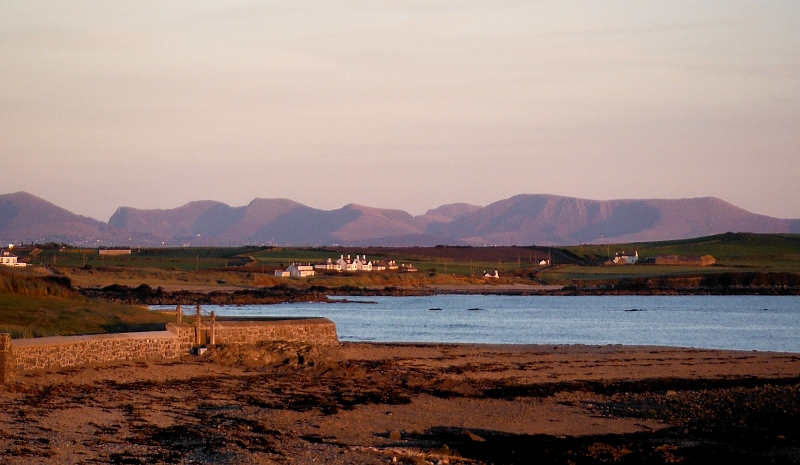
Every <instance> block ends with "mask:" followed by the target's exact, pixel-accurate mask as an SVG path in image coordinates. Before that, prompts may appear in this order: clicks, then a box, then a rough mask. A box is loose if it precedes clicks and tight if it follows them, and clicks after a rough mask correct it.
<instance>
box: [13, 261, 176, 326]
mask: <svg viewBox="0 0 800 465" xmlns="http://www.w3.org/2000/svg"><path fill="white" fill-rule="evenodd" d="M173 319H174V317H173V316H170V315H165V314H160V313H156V312H151V311H148V310H147V309H146V308H142V307H133V306H128V305H121V304H116V303H111V302H106V301H102V300H96V299H87V298H85V297H83V296H81V295H80V294H78V293H77V292H76V291H74V290H73V289H72V288H71V287H70V281H69V279H68V278H66V277H64V276H38V275H37V274H36V272H35V270H25V271H22V272H20V271H13V272H12V271H8V270H0V332H3V333H9V334H11V337H12V338H24V337H43V336H57V335H75V334H101V333H114V332H129V331H149V330H162V329H164V325H165V324H166V323H167V322H169V321H172V320H173Z"/></svg>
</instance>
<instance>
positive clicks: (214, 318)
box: [209, 311, 217, 346]
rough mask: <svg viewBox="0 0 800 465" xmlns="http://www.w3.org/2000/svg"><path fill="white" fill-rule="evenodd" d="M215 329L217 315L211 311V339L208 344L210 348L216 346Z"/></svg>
mask: <svg viewBox="0 0 800 465" xmlns="http://www.w3.org/2000/svg"><path fill="white" fill-rule="evenodd" d="M216 329H217V315H216V314H215V313H214V312H213V311H212V312H211V337H210V339H211V340H210V341H209V344H211V345H212V346H213V345H215V344H216V334H215V332H216Z"/></svg>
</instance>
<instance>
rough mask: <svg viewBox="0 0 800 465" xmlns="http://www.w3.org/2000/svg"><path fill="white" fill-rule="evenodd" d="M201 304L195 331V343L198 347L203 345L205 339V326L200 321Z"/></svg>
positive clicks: (198, 307)
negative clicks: (202, 341)
mask: <svg viewBox="0 0 800 465" xmlns="http://www.w3.org/2000/svg"><path fill="white" fill-rule="evenodd" d="M200 320H201V317H200V304H197V321H196V322H195V330H194V343H195V344H197V345H200V344H201V342H200V341H201V340H202V339H203V337H202V336H203V326H202V322H201V321H200Z"/></svg>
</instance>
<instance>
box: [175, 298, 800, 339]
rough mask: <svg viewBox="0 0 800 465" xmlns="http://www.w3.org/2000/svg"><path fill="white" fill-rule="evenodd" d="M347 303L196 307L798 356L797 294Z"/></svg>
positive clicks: (425, 332)
mask: <svg viewBox="0 0 800 465" xmlns="http://www.w3.org/2000/svg"><path fill="white" fill-rule="evenodd" d="M350 300H354V301H355V300H359V301H362V302H374V303H330V304H323V303H288V304H280V305H245V306H213V305H206V306H203V311H204V313H205V312H210V311H212V310H213V311H214V312H216V314H217V315H220V316H224V315H225V316H323V317H326V318H329V319H330V320H332V321H333V322H335V323H336V327H337V330H338V333H339V339H340V340H342V341H367V342H372V341H379V342H473V343H489V344H495V343H498V344H590V345H599V344H624V345H657V346H677V347H696V348H712V349H739V350H760V351H780V352H796V353H800V297H797V296H597V297H594V296H581V297H566V296H552V297H550V296H491V295H490V296H483V295H470V296H464V295H439V296H424V297H368V298H350ZM432 309H436V310H432ZM192 311H193V309H189V308H186V312H187V313H191V312H192Z"/></svg>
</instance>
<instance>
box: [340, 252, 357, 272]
mask: <svg viewBox="0 0 800 465" xmlns="http://www.w3.org/2000/svg"><path fill="white" fill-rule="evenodd" d="M336 264H337V265H338V266H339V270H341V271H356V264H355V263H353V260H351V259H350V255H348V256H347V258H344V255H342V256H341V257H339V260H336Z"/></svg>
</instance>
